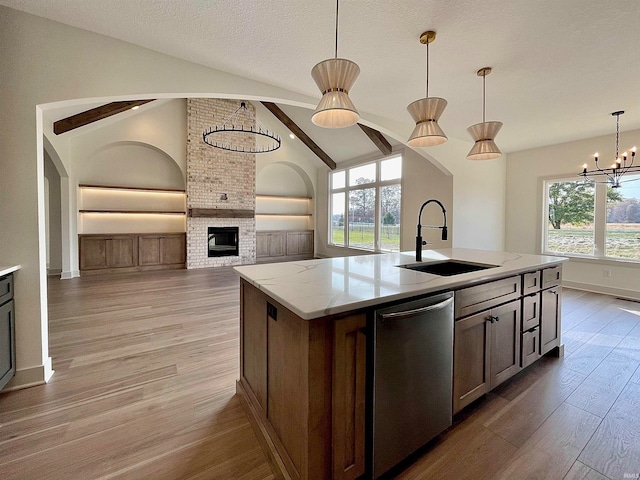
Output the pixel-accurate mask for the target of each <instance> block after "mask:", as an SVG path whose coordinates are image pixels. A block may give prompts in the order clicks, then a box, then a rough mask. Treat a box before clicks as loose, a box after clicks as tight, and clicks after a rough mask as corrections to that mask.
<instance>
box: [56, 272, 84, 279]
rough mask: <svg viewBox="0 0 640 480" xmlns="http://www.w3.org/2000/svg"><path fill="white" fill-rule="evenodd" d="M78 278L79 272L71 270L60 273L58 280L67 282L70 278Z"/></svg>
mask: <svg viewBox="0 0 640 480" xmlns="http://www.w3.org/2000/svg"><path fill="white" fill-rule="evenodd" d="M79 276H80V271H79V270H71V271H68V272H62V273H61V274H60V278H61V279H62V280H68V279H70V278H77V277H79Z"/></svg>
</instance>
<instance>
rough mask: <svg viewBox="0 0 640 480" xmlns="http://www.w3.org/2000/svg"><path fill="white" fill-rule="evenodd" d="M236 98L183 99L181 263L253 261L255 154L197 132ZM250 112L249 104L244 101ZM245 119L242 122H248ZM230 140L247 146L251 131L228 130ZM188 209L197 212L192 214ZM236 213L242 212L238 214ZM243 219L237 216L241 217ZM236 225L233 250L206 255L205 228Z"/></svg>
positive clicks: (219, 116)
mask: <svg viewBox="0 0 640 480" xmlns="http://www.w3.org/2000/svg"><path fill="white" fill-rule="evenodd" d="M239 105H240V100H224V99H219V98H192V99H188V100H187V209H188V211H189V212H190V214H189V216H188V217H187V268H189V269H192V268H206V267H217V266H223V265H242V264H249V263H255V261H256V221H255V216H254V215H253V214H251V215H250V216H247V215H246V213H247V211H254V210H255V204H256V194H255V184H256V158H255V154H246V153H236V152H228V151H225V150H221V149H217V148H213V147H211V146H209V145H207V144H205V143H204V142H203V140H202V132H203V131H204V130H205V129H207V128H209V127H211V126H214V125H216V124H221V123H222V122H223V121H224V120H225V119H226V118H227V117H228V116H229V115H231V114H232V113H233V112H234V111H235V110H236V109H237V108H238V106H239ZM247 108H249V109H250V110H251V111H252V112H253V113H254V114H255V109H254V107H253V106H252V105H251V104H250V103H247ZM249 122H250V120H248V119H247V121H246V123H245V125H249V124H250V123H249ZM233 135H235V136H234V137H233V141H234V143H238V144H240V145H242V144H243V143H244V144H245V145H246V146H247V147H250V146H251V147H253V143H252V142H255V139H254V138H253V136H252V135H242V134H233ZM191 212H198V214H197V215H196V214H195V213H194V214H193V215H192V214H191ZM237 212H242V214H243V215H240V214H238V213H237ZM243 216H244V217H245V218H242V217H243ZM210 227H237V228H238V255H225V256H209V233H208V232H209V228H210Z"/></svg>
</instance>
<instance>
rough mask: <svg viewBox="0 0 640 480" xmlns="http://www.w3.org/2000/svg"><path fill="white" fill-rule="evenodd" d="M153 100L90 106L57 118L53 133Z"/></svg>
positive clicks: (66, 130) (80, 125)
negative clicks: (81, 110) (89, 108)
mask: <svg viewBox="0 0 640 480" xmlns="http://www.w3.org/2000/svg"><path fill="white" fill-rule="evenodd" d="M153 100H155V99H153V98H152V99H150V100H127V101H125V102H111V103H107V104H106V105H101V106H99V107H96V108H92V109H91V110H86V111H84V112H80V113H76V114H75V115H71V116H70V117H67V118H63V119H61V120H58V121H57V122H54V124H53V133H55V134H56V135H60V134H61V133H65V132H68V131H70V130H74V129H76V128H80V127H84V126H85V125H89V124H90V123H93V122H97V121H98V120H102V119H103V118H107V117H110V116H111V115H116V114H118V113H121V112H126V111H127V110H130V109H131V108H133V107H137V106H140V105H144V104H145V103H149V102H153Z"/></svg>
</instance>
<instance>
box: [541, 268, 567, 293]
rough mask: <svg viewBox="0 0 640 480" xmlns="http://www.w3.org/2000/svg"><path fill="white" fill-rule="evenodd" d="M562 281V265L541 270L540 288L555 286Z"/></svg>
mask: <svg viewBox="0 0 640 480" xmlns="http://www.w3.org/2000/svg"><path fill="white" fill-rule="evenodd" d="M561 281H562V266H561V265H558V266H557V267H551V268H545V269H544V270H542V288H549V287H555V286H556V285H560V282H561Z"/></svg>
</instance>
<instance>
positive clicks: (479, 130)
mask: <svg viewBox="0 0 640 480" xmlns="http://www.w3.org/2000/svg"><path fill="white" fill-rule="evenodd" d="M490 73H491V67H484V68H481V69H480V70H478V71H477V72H476V75H478V76H479V77H482V123H476V124H475V125H471V126H470V127H469V128H467V132H469V135H471V138H473V140H474V142H475V143H474V144H473V147H471V150H470V151H469V154H468V155H467V159H468V160H494V159H496V158H500V157H501V156H502V152H501V151H500V149H499V148H498V146H497V145H496V142H495V141H494V139H495V138H496V135H498V132H499V131H500V129H501V128H502V122H487V121H485V112H486V88H485V87H486V78H487V75H489V74H490Z"/></svg>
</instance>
